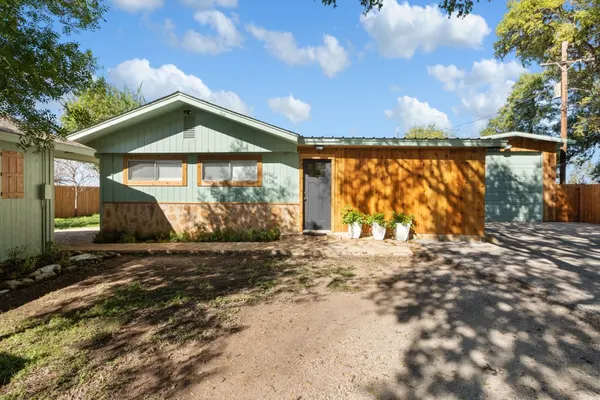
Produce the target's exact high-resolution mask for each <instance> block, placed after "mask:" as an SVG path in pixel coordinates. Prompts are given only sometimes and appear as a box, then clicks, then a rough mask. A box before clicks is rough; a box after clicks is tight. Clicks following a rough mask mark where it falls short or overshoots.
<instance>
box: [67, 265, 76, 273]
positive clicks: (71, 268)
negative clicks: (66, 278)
mask: <svg viewBox="0 0 600 400" xmlns="http://www.w3.org/2000/svg"><path fill="white" fill-rule="evenodd" d="M76 269H77V265H71V266H69V267H67V268H65V271H69V272H70V271H75V270H76Z"/></svg>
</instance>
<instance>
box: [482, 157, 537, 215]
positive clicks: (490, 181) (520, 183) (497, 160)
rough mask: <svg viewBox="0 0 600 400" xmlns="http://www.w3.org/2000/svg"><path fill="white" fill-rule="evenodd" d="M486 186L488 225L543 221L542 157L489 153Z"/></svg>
mask: <svg viewBox="0 0 600 400" xmlns="http://www.w3.org/2000/svg"><path fill="white" fill-rule="evenodd" d="M485 182H486V192H485V214H486V221H488V222H541V221H542V219H543V185H542V156H541V154H540V153H523V152H514V153H510V152H505V153H502V154H499V153H488V155H487V157H486V171H485Z"/></svg>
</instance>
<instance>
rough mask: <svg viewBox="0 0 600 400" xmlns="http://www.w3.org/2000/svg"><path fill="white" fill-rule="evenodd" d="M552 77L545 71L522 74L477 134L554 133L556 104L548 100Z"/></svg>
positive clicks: (551, 87)
mask: <svg viewBox="0 0 600 400" xmlns="http://www.w3.org/2000/svg"><path fill="white" fill-rule="evenodd" d="M554 82H555V81H554V80H552V79H551V77H550V76H549V75H548V74H545V73H536V74H523V75H521V77H520V78H519V80H518V81H517V82H516V83H515V85H514V86H513V88H512V91H511V93H510V94H509V96H508V98H507V99H506V103H505V104H504V105H503V106H502V107H501V108H500V110H499V111H498V116H497V117H495V118H493V119H491V120H490V121H489V123H488V126H487V127H486V128H485V129H483V130H482V131H481V136H486V135H492V134H495V133H504V132H511V131H518V132H529V133H537V134H541V135H558V131H557V129H558V126H557V118H560V114H559V113H560V110H559V107H558V104H557V103H556V102H553V101H552V93H553V92H552V91H553V85H554Z"/></svg>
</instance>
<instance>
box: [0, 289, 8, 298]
mask: <svg viewBox="0 0 600 400" xmlns="http://www.w3.org/2000/svg"><path fill="white" fill-rule="evenodd" d="M8 292H10V290H9V289H4V290H0V296H2V295H3V294H6V293H8Z"/></svg>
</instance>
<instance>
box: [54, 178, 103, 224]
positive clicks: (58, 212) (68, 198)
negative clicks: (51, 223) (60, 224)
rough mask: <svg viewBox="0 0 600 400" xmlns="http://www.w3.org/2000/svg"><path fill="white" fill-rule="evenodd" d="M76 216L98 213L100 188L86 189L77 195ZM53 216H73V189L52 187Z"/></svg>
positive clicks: (70, 187)
mask: <svg viewBox="0 0 600 400" xmlns="http://www.w3.org/2000/svg"><path fill="white" fill-rule="evenodd" d="M78 203H79V204H78V213H77V214H78V215H79V216H80V217H81V216H84V215H92V214H97V213H99V212H100V188H97V187H88V188H85V190H84V191H83V192H82V193H80V194H79V201H78ZM54 216H55V217H56V218H70V217H74V216H75V188H74V187H72V186H55V187H54Z"/></svg>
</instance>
